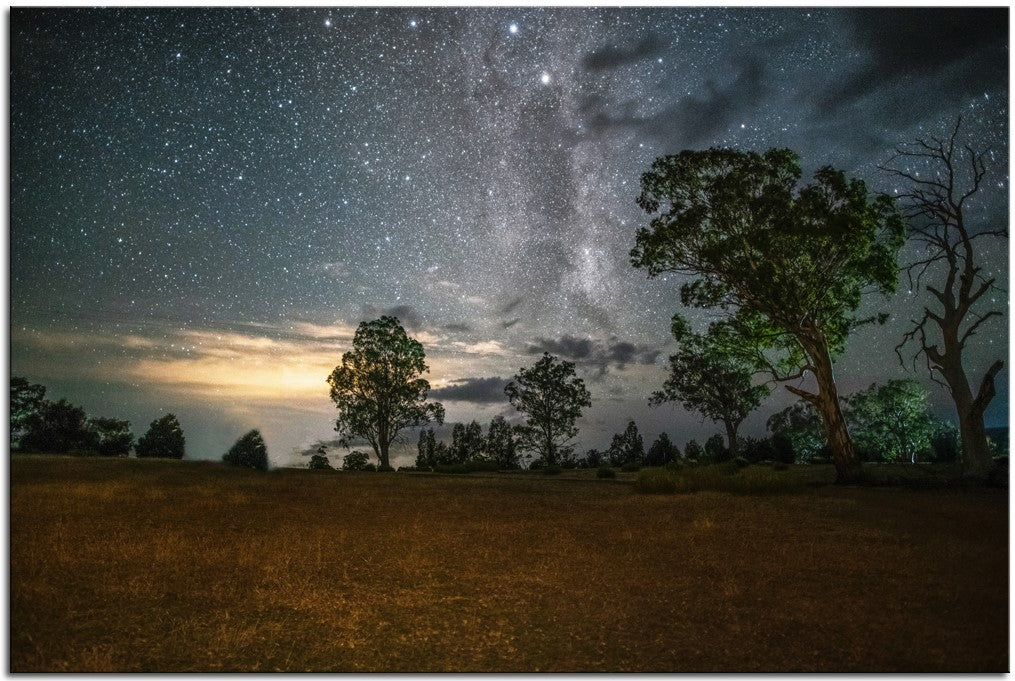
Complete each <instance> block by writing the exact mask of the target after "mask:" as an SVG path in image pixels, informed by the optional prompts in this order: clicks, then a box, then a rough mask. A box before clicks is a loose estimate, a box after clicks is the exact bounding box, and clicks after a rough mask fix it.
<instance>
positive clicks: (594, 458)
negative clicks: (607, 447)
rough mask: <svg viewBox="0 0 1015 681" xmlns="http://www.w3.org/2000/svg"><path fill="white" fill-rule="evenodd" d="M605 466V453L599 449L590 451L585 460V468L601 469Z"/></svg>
mask: <svg viewBox="0 0 1015 681" xmlns="http://www.w3.org/2000/svg"><path fill="white" fill-rule="evenodd" d="M602 464H603V453H602V452H601V451H599V450H598V449H589V450H588V451H586V452H585V457H584V458H583V464H582V465H583V467H584V468H599V466H601V465H602Z"/></svg>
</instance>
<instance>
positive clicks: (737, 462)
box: [733, 456, 751, 468]
mask: <svg viewBox="0 0 1015 681" xmlns="http://www.w3.org/2000/svg"><path fill="white" fill-rule="evenodd" d="M733 465H734V466H736V467H737V468H747V467H748V466H750V465H751V462H750V461H748V460H747V459H745V458H744V457H742V456H738V457H737V458H735V459H733Z"/></svg>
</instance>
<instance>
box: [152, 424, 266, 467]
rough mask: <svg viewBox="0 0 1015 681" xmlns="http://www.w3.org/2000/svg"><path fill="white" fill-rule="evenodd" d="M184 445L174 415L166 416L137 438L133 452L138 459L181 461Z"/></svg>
mask: <svg viewBox="0 0 1015 681" xmlns="http://www.w3.org/2000/svg"><path fill="white" fill-rule="evenodd" d="M248 434H249V433H248ZM184 444H185V438H184V437H183V428H181V427H180V422H179V421H177V420H176V417H175V416H174V415H172V414H166V415H165V416H163V417H162V418H160V419H155V420H154V421H152V424H151V425H150V426H149V427H148V432H147V433H145V434H144V435H142V436H141V437H140V438H138V441H137V444H136V445H134V452H135V453H136V454H137V455H138V456H139V457H146V456H147V457H162V458H167V459H182V458H183V449H184Z"/></svg>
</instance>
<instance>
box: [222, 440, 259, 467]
mask: <svg viewBox="0 0 1015 681" xmlns="http://www.w3.org/2000/svg"><path fill="white" fill-rule="evenodd" d="M222 460H223V461H225V462H226V463H227V464H229V465H231V466H239V467H241V468H253V469H254V470H258V471H266V470H268V448H267V447H266V446H265V444H264V438H262V437H261V433H259V432H258V431H256V430H252V431H250V432H249V433H247V434H246V435H244V436H243V437H241V438H240V439H239V440H237V441H236V444H234V445H233V446H232V447H230V448H229V451H228V452H226V453H225V454H224V455H223V456H222Z"/></svg>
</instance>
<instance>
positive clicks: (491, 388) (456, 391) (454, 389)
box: [430, 376, 508, 404]
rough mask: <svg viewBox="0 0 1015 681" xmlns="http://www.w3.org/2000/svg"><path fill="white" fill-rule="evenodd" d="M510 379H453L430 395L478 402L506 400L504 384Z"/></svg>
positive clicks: (432, 391)
mask: <svg viewBox="0 0 1015 681" xmlns="http://www.w3.org/2000/svg"><path fill="white" fill-rule="evenodd" d="M507 384H508V379H506V378H501V377H499V376H491V377H490V378H462V379H458V380H456V381H452V382H451V383H450V384H449V385H447V386H444V387H443V388H437V389H435V390H431V391H430V396H431V397H434V398H436V399H443V400H450V401H458V402H474V403H476V404H493V403H496V402H504V401H506V400H507V398H506V397H505V396H504V386H506V385H507Z"/></svg>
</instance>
